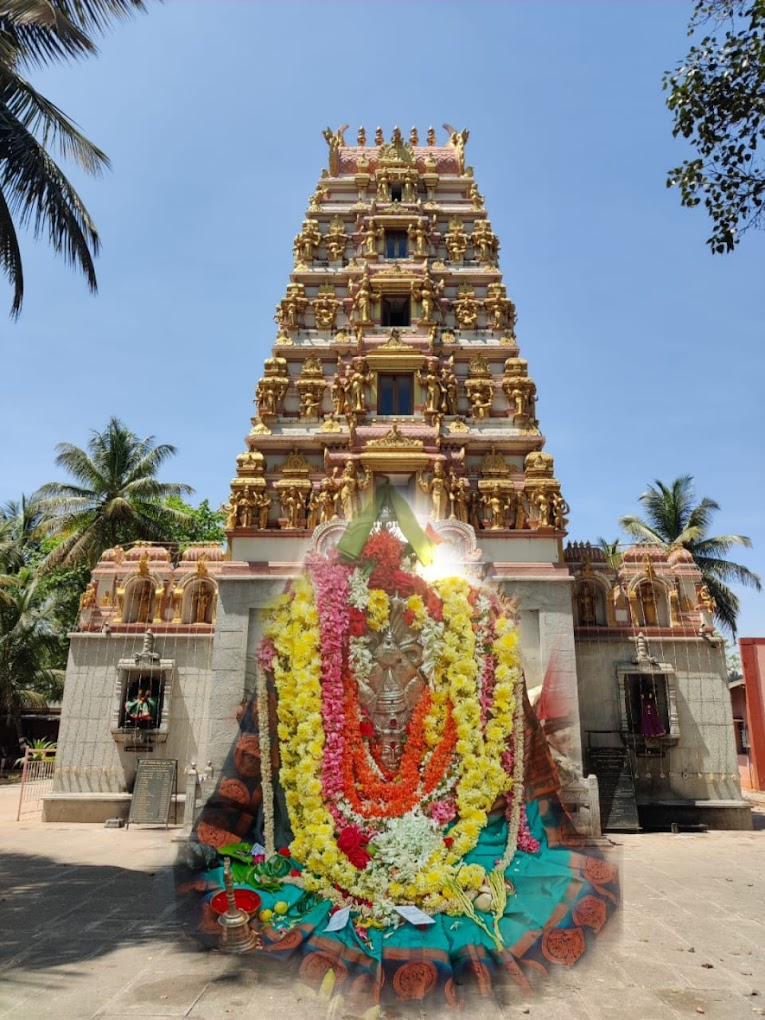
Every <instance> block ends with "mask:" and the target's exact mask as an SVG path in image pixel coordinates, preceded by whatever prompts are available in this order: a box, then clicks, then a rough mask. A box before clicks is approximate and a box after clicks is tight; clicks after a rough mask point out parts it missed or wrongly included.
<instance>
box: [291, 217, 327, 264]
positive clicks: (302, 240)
mask: <svg viewBox="0 0 765 1020" xmlns="http://www.w3.org/2000/svg"><path fill="white" fill-rule="evenodd" d="M321 240H322V238H321V231H320V230H319V224H318V223H317V222H316V220H310V219H309V220H303V227H302V229H301V231H300V233H299V234H297V236H296V237H295V241H294V244H293V245H292V253H293V255H294V256H295V262H296V263H297V262H301V263H307V264H308V265H310V264H311V262H313V260H314V259H315V258H316V255H317V252H318V249H319V245H320V244H321Z"/></svg>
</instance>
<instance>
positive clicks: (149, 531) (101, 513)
mask: <svg viewBox="0 0 765 1020" xmlns="http://www.w3.org/2000/svg"><path fill="white" fill-rule="evenodd" d="M56 449H57V451H58V456H57V457H56V463H57V464H58V465H59V466H60V467H63V468H65V469H66V470H67V471H68V472H69V474H70V475H71V476H72V478H73V479H74V481H73V482H49V483H48V484H47V485H43V487H42V488H41V489H40V490H39V492H38V493H37V497H38V501H39V502H38V505H39V508H40V510H41V511H42V512H43V513H44V514H45V515H46V518H45V520H44V521H43V524H42V527H43V529H44V530H45V531H46V532H47V533H48V534H53V535H57V536H62V541H61V542H60V543H59V544H58V545H57V546H56V547H55V548H54V549H53V550H52V552H50V553H49V554H48V555H47V556H46V558H45V560H44V561H43V563H42V568H43V570H48V569H50V568H52V567H55V566H74V565H76V564H79V563H87V564H88V565H90V566H94V565H95V563H96V562H97V561H98V558H99V556H100V555H101V553H102V552H103V551H104V550H105V549H109V548H111V547H112V546H114V545H118V544H119V545H125V544H127V543H129V542H136V541H150V542H172V541H173V536H174V534H175V533H176V529H177V527H178V525H184V524H188V523H189V516H188V514H186V513H185V512H184V511H182V510H178V509H175V508H173V507H171V506H167V505H165V504H164V503H163V502H162V500H164V499H165V498H166V497H167V496H183V495H187V494H188V493H191V492H192V491H193V490H192V489H191V487H190V486H188V485H183V484H181V483H179V482H160V481H159V480H158V479H157V477H156V474H157V472H158V470H159V468H160V467H161V466H162V464H163V463H164V462H165V461H166V460H167V459H168V457H171V456H172V455H173V454H174V453H175V452H176V451H175V447H174V446H169V445H168V444H167V443H162V444H160V445H155V442H154V436H147V438H146V439H138V437H137V436H136V435H134V433H132V432H131V431H130V430H129V429H128V428H127V427H126V426H125V425H123V423H122V422H121V421H119V420H118V419H117V418H112V419H110V421H109V423H108V424H107V426H106V428H105V429H104V431H103V432H97V431H95V430H94V431H93V432H92V433H91V438H90V441H89V443H88V449H87V451H85V450H83V449H81V448H80V447H79V446H74V445H72V444H71V443H59V444H58V446H57V447H56Z"/></svg>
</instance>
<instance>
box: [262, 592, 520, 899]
mask: <svg viewBox="0 0 765 1020" xmlns="http://www.w3.org/2000/svg"><path fill="white" fill-rule="evenodd" d="M434 587H435V588H436V590H437V592H438V594H439V596H440V597H441V599H442V601H443V603H444V632H443V637H442V642H441V657H440V660H439V661H438V663H437V665H436V668H435V671H434V677H433V678H432V705H431V710H430V712H429V713H428V717H427V718H426V721H425V733H426V743H427V745H428V746H429V747H431V748H432V747H435V746H436V745H437V743H438V741H439V739H440V737H441V736H442V734H443V731H444V726H445V721H446V705H447V702H448V701H451V703H452V706H453V712H454V720H455V724H456V727H457V761H458V768H457V782H456V803H457V814H458V819H457V821H456V823H455V825H454V826H453V827H452V829H451V830H450V832H449V835H450V837H451V839H452V841H453V842H452V845H451V846H450V847H447V846H446V845H445V844H444V846H443V847H440V848H439V849H437V850H436V851H434V853H433V854H432V855H431V857H430V859H429V861H428V863H427V865H426V867H425V868H423V869H422V871H421V872H420V873H419V874H418V875H417V876H416V878H415V881H414V882H410V883H408V884H406V885H402V884H401V883H398V882H396V881H395V879H394V878H391V879H390V880H389V881H388V883H387V888H385V889H384V890H381V889H380V888H379V882H378V883H375V882H374V881H373V878H372V875H371V873H370V872H369V871H365V870H358V869H356V868H355V867H354V866H353V865H352V864H351V863H350V861H349V860H348V859H347V858H346V857H345V855H344V854H342V853H341V852H340V851H338V849H337V844H336V837H335V828H336V827H335V822H334V819H333V817H332V815H331V813H330V811H329V809H328V807H327V805H326V804H325V802H324V800H323V797H322V782H321V776H322V757H323V751H324V730H323V720H322V689H321V676H322V666H321V634H320V628H319V616H318V611H317V608H316V601H315V594H314V591H313V586H312V584H311V582H310V580H309V578H308V577H306V576H301V577H300V578H298V579H297V580H296V582H295V584H294V586H293V588H292V591H291V593H290V594H289V595H287V596H283V597H282V598H280V599H279V600H278V603H277V604H276V606H275V608H274V611H273V613H272V615H271V618H270V621H269V623H268V624H267V627H266V632H265V633H266V637H269V638H271V640H272V641H273V643H274V647H275V649H276V653H277V654H276V658H275V660H274V679H275V683H276V688H277V691H278V695H279V698H278V710H277V716H278V734H279V740H280V748H281V762H282V764H281V772H280V781H281V784H282V786H283V788H284V791H285V799H286V804H287V810H288V814H289V819H290V824H291V826H292V831H293V833H294V839H293V841H292V844H291V848H290V849H291V853H292V855H293V857H294V858H295V859H296V860H298V861H300V862H301V863H302V864H303V865H304V867H305V869H306V874H305V877H304V882H303V884H304V885H305V888H307V889H311V890H313V891H318V892H321V893H328V892H329V891H330V890H331V888H332V886H333V885H335V884H337V885H339V886H340V887H342V888H343V889H346V890H347V891H348V892H349V893H350V894H351V895H353V896H355V897H357V898H359V899H364V900H372V901H374V900H375V899H377V898H378V897H379V896H380V895H381V892H382V895H384V896H385V897H387V898H388V899H389V900H393V901H394V902H401V903H407V902H409V903H411V902H417V903H420V904H422V905H423V906H425V907H426V909H430V910H431V911H436V910H441V909H447V910H448V909H450V908H451V909H457V910H458V912H459V904H458V901H457V900H456V899H455V896H454V893H453V891H452V890H450V883H453V882H454V881H455V880H456V881H458V883H459V885H460V887H462V888H467V889H476V888H478V886H480V884H481V883H482V881H483V880H484V877H485V876H484V871H483V869H482V868H480V867H478V866H477V865H470V866H465V865H462V866H461V867H460V866H459V862H460V860H461V859H462V858H463V857H464V856H465V854H467V853H468V852H469V851H470V850H472V849H473V847H475V845H476V843H477V841H478V838H479V836H480V833H481V830H482V829H483V828H484V827H485V825H486V823H487V818H488V813H489V811H490V810H491V807H492V805H493V804H494V802H495V801H496V799H497V797H498V796H499V794H501V793H502V792H504V791H506V790H507V789H508V785H509V780H508V777H507V775H506V773H505V772H504V770H503V768H502V765H501V760H500V758H501V754H502V751H503V750H504V748H505V746H506V744H507V741H508V739H509V737H510V735H511V733H512V731H513V719H514V714H515V709H516V696H515V688H516V685H517V684H518V682H519V679H520V671H519V669H518V656H517V637H516V634H515V628H514V625H513V624H512V623H511V621H509V620H507V619H506V618H505V617H500V619H499V620H498V621H497V623H496V627H495V632H496V635H497V637H496V640H495V641H494V644H493V649H492V651H493V653H494V655H495V656H496V668H495V678H496V686H495V688H494V692H493V704H492V709H491V711H490V713H489V720H488V723H487V727H486V736H485V737H484V735H483V732H482V728H481V708H480V703H479V700H478V694H477V683H476V678H477V671H478V664H477V661H476V654H475V653H476V648H475V634H474V632H473V627H472V616H473V607H472V606H471V604H470V602H469V599H468V596H469V595H470V593H471V586H470V585H469V584H468V582H467V581H465V580H464V579H462V578H448V579H445V580H443V581H440V582H437V583H436V584H435V585H434ZM379 594H380V595H385V593H384V592H380V593H379ZM373 596H374V601H375V605H374V606H373V605H372V601H373V598H372V597H373ZM409 608H411V609H412V610H413V611H414V612H415V614H416V616H417V617H419V616H420V606H419V605H417V603H415V604H413V605H410V606H409ZM423 608H424V607H423ZM388 612H389V605H388V599H387V596H385V599H384V600H383V599H380V598H379V597H378V593H377V592H376V591H373V592H371V593H370V617H372V618H374V619H375V622H381V621H382V620H383V619H387V617H388ZM418 622H419V621H418ZM370 625H371V620H370ZM382 625H384V624H382ZM373 909H374V908H373Z"/></svg>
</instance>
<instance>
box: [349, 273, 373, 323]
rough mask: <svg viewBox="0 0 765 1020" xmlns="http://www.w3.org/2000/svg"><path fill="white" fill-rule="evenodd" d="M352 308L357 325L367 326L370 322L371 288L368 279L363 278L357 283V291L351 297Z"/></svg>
mask: <svg viewBox="0 0 765 1020" xmlns="http://www.w3.org/2000/svg"><path fill="white" fill-rule="evenodd" d="M353 307H354V309H355V310H356V322H357V323H358V324H359V325H367V324H369V323H371V321H372V288H371V287H370V285H369V279H368V278H367V277H366V276H364V277H362V279H361V280H360V281H359V286H358V289H357V291H356V293H355V295H354V297H353Z"/></svg>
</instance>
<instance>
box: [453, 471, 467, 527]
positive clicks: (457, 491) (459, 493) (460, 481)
mask: <svg viewBox="0 0 765 1020" xmlns="http://www.w3.org/2000/svg"><path fill="white" fill-rule="evenodd" d="M449 488H450V492H449V498H450V500H451V504H452V517H456V518H457V520H458V521H462V523H463V524H469V523H470V479H469V478H467V477H466V476H465V475H462V477H460V478H457V477H456V476H455V477H454V478H453V479H452V482H451V485H450V487H449Z"/></svg>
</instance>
